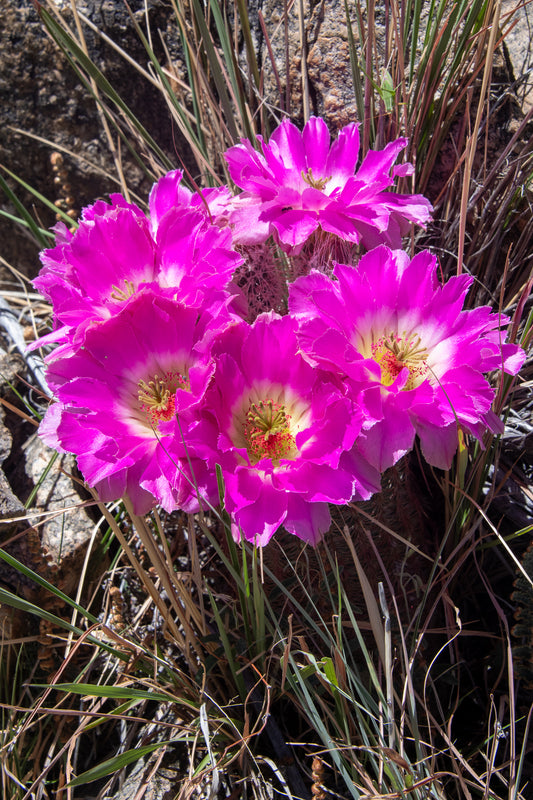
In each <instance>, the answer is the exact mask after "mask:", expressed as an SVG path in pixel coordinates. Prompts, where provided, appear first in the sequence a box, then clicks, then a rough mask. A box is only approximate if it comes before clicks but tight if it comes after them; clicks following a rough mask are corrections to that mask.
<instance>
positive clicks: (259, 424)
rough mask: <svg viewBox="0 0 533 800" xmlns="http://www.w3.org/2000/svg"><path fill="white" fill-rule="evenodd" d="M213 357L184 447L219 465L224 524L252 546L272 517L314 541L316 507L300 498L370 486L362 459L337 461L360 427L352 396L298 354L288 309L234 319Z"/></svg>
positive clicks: (340, 496)
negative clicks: (198, 416)
mask: <svg viewBox="0 0 533 800" xmlns="http://www.w3.org/2000/svg"><path fill="white" fill-rule="evenodd" d="M213 354H214V355H215V359H216V369H215V373H214V375H213V378H212V381H211V383H210V385H209V387H208V389H207V391H206V394H205V398H204V403H203V409H204V412H203V419H202V420H201V421H200V423H199V424H198V426H197V427H196V428H195V430H194V432H193V438H194V442H193V445H194V448H195V450H196V452H197V453H198V455H199V456H200V457H202V458H204V459H205V460H206V463H208V464H209V465H211V466H212V468H213V469H214V467H215V465H217V464H219V465H220V466H221V468H222V473H223V476H224V481H225V498H224V501H225V506H226V509H227V510H228V512H229V513H230V514H231V517H232V520H233V522H234V524H235V525H236V526H240V529H241V531H242V534H243V535H244V537H245V538H246V539H247V540H249V541H256V542H258V543H260V544H265V543H266V542H267V541H268V539H269V538H270V537H271V536H272V535H273V533H274V532H275V530H276V528H277V527H279V526H280V525H281V524H283V525H285V527H286V528H287V529H288V530H294V531H296V530H298V531H299V533H298V535H302V536H304V538H307V540H308V541H310V542H313V543H314V542H316V540H317V538H318V537H319V536H320V535H321V534H322V533H323V524H324V519H325V518H326V514H325V511H324V509H323V508H322V510H321V511H317V512H316V513H315V512H314V511H313V510H305V513H304V512H303V511H302V509H305V508H306V505H308V504H311V505H314V504H317V503H319V504H321V505H322V506H323V504H324V503H326V502H335V503H343V502H346V501H347V500H348V499H350V500H351V499H353V498H361V497H362V496H365V497H368V496H369V495H370V494H371V493H372V492H373V491H377V490H378V489H379V487H380V480H379V473H378V472H377V470H376V469H374V468H373V467H371V466H370V465H369V464H368V462H366V461H364V458H363V457H361V459H360V462H357V460H356V459H351V458H348V459H343V454H345V453H347V452H348V451H349V450H350V449H351V448H352V446H353V445H354V442H355V441H356V439H357V437H358V436H359V434H360V432H361V430H362V427H363V414H362V411H361V410H360V407H359V405H358V403H357V400H358V399H359V398H358V397H357V398H356V400H352V399H350V398H347V397H346V396H345V394H344V393H343V390H342V387H341V386H340V385H339V383H338V382H336V381H335V380H331V379H330V378H329V377H328V376H327V375H326V374H325V373H323V372H322V371H321V370H317V369H316V368H313V367H312V366H311V365H310V364H309V363H308V362H307V361H306V360H305V359H304V358H303V357H302V355H301V354H300V353H299V350H298V343H297V340H296V326H295V323H294V321H293V320H292V319H291V317H289V316H287V317H278V316H277V315H275V314H273V313H270V314H263V315H260V316H259V317H258V318H257V319H256V321H255V323H254V324H253V325H248V324H246V323H244V322H242V323H238V324H236V325H234V326H232V327H231V328H229V329H228V330H227V331H226V332H224V333H222V334H221V335H220V337H219V339H218V341H217V342H215V344H214V348H213ZM365 421H366V420H365ZM363 462H364V463H363ZM359 472H360V473H361V474H359ZM295 497H298V498H299V499H300V501H301V502H296V501H295V500H294V498H295ZM291 498H292V499H291ZM298 509H299V511H298ZM295 513H298V514H300V513H302V517H301V518H300V517H295V516H294V514H295ZM313 520H315V522H316V525H315V527H311V528H310V527H309V526H310V525H313V524H314V523H313V522H312V521H313ZM304 531H306V533H305V534H304V533H303V532H304Z"/></svg>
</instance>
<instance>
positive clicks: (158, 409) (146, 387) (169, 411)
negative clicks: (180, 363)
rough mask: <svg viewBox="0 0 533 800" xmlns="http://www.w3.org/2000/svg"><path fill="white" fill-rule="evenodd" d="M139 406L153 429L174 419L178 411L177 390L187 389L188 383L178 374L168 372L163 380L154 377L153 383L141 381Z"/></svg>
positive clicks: (157, 376) (156, 376)
mask: <svg viewBox="0 0 533 800" xmlns="http://www.w3.org/2000/svg"><path fill="white" fill-rule="evenodd" d="M138 385H139V393H138V398H139V404H140V406H141V409H142V410H143V411H144V412H145V414H146V415H147V417H148V420H149V422H150V424H151V425H152V427H154V428H157V426H158V425H159V423H160V422H168V421H169V420H171V419H172V417H173V416H174V414H175V410H176V389H178V388H181V389H187V388H188V382H187V380H186V379H185V378H183V377H182V376H181V375H180V374H179V373H177V372H166V373H165V374H164V375H163V377H162V378H160V377H159V375H154V379H153V380H151V381H148V383H147V382H146V381H143V380H140V381H139V384H138Z"/></svg>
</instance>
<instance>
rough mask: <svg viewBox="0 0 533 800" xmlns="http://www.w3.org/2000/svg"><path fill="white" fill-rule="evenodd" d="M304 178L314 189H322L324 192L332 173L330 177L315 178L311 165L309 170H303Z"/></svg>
mask: <svg viewBox="0 0 533 800" xmlns="http://www.w3.org/2000/svg"><path fill="white" fill-rule="evenodd" d="M302 178H303V179H304V181H305V182H306V183H307V184H309V186H311V187H312V188H313V189H320V191H321V192H322V191H323V190H324V189H325V187H326V184H327V183H328V181H330V180H331V175H330V176H329V177H328V178H315V177H313V170H312V169H311V167H309V169H308V170H307V172H304V171H303V170H302Z"/></svg>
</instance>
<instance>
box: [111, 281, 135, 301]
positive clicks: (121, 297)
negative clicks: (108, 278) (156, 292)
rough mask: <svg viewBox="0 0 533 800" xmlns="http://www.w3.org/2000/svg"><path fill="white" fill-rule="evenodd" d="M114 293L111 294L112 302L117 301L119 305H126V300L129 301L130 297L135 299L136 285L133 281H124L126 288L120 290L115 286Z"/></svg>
mask: <svg viewBox="0 0 533 800" xmlns="http://www.w3.org/2000/svg"><path fill="white" fill-rule="evenodd" d="M111 288H112V289H113V291H112V292H111V298H112V300H116V301H117V303H124V302H125V301H126V300H129V299H130V297H133V295H134V294H135V284H134V283H133V281H128V280H125V281H124V288H123V289H120V288H119V287H118V286H116V285H115V284H113V285H112V286H111Z"/></svg>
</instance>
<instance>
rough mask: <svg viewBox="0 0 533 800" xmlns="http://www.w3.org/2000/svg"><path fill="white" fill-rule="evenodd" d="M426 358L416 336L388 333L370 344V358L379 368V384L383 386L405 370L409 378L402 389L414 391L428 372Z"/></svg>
mask: <svg viewBox="0 0 533 800" xmlns="http://www.w3.org/2000/svg"><path fill="white" fill-rule="evenodd" d="M427 357H428V352H427V350H426V349H425V348H424V347H423V346H422V344H421V339H420V336H419V335H418V334H414V335H410V336H408V335H407V333H406V332H405V331H404V332H403V333H402V335H401V336H398V335H397V334H395V333H390V334H389V335H388V336H382V337H381V338H380V339H378V341H377V342H374V343H373V344H372V358H373V359H374V360H375V361H377V362H378V364H379V365H380V367H381V382H382V384H383V385H384V386H390V385H391V384H393V383H394V381H395V380H396V378H397V377H398V375H399V374H400V372H401V371H402V369H405V368H407V369H408V370H409V377H408V379H407V383H406V384H405V386H404V387H403V388H404V389H405V390H408V389H415V388H416V387H417V386H419V385H420V384H421V383H422V381H423V380H424V379H425V378H426V377H427V374H428V372H429V368H428V365H427V363H426V359H427Z"/></svg>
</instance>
